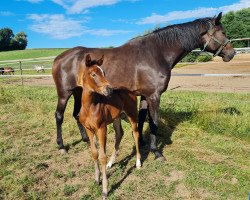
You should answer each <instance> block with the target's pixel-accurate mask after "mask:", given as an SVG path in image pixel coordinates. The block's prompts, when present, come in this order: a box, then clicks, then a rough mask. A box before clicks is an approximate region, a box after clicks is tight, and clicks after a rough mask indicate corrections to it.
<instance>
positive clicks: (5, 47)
mask: <svg viewBox="0 0 250 200" xmlns="http://www.w3.org/2000/svg"><path fill="white" fill-rule="evenodd" d="M27 44H28V40H27V35H26V33H24V32H19V33H17V34H16V35H14V33H13V31H12V30H11V29H10V28H3V29H0V51H12V50H23V49H25V48H26V46H27Z"/></svg>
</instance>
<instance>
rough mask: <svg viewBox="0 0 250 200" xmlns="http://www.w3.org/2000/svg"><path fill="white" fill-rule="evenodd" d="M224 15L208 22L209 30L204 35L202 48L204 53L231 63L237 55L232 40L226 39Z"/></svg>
mask: <svg viewBox="0 0 250 200" xmlns="http://www.w3.org/2000/svg"><path fill="white" fill-rule="evenodd" d="M221 17H222V13H220V14H219V15H218V16H217V17H214V18H212V19H210V20H209V21H208V25H209V28H208V29H207V28H206V29H205V31H204V32H203V33H202V44H203V47H201V48H202V49H203V50H204V51H208V52H211V53H213V54H214V56H217V55H218V56H220V57H222V59H223V61H225V62H228V61H230V60H231V59H232V58H233V57H234V55H235V54H236V52H235V50H234V48H233V46H232V44H231V43H230V40H229V39H228V38H227V37H226V33H225V29H224V27H223V26H222V24H221Z"/></svg>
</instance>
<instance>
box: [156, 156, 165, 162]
mask: <svg viewBox="0 0 250 200" xmlns="http://www.w3.org/2000/svg"><path fill="white" fill-rule="evenodd" d="M155 160H157V161H160V162H165V161H166V158H165V157H164V156H163V155H161V156H159V157H157V156H155Z"/></svg>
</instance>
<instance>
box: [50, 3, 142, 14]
mask: <svg viewBox="0 0 250 200" xmlns="http://www.w3.org/2000/svg"><path fill="white" fill-rule="evenodd" d="M52 1H53V2H54V3H56V4H58V5H60V6H62V7H63V8H64V9H66V10H67V13H68V14H80V13H81V14H82V13H85V12H86V10H87V9H89V8H93V7H98V6H109V5H113V4H117V3H119V2H121V1H129V2H137V1H140V0H52Z"/></svg>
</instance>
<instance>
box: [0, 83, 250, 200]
mask: <svg viewBox="0 0 250 200" xmlns="http://www.w3.org/2000/svg"><path fill="white" fill-rule="evenodd" d="M56 102H57V96H56V92H55V88H53V87H34V86H33V87H29V86H24V87H22V86H9V85H5V84H1V85H0V105H1V106H0V127H1V128H0V199H18V200H22V199H84V200H86V199H93V200H95V199H100V198H101V187H100V186H98V185H96V184H95V183H94V165H93V161H92V158H91V155H90V151H89V145H88V144H86V143H83V142H82V141H81V138H80V134H79V131H78V129H77V125H76V123H75V120H74V119H73V117H72V109H73V101H72V99H71V100H70V101H69V106H68V108H67V109H66V113H65V118H64V120H65V123H64V124H63V137H64V142H65V144H66V145H67V146H68V147H69V152H68V154H67V155H61V154H60V153H59V152H58V150H57V145H56V142H55V140H56V128H55V120H54V112H55V106H56ZM249 119H250V94H229V93H227V94H224V93H204V92H184V91H167V92H165V93H164V94H163V96H162V99H161V107H160V119H159V134H160V136H159V137H158V147H159V149H160V150H162V151H163V154H164V156H165V157H166V159H167V161H166V162H164V163H161V162H158V161H155V160H154V155H153V154H152V153H150V152H149V151H148V146H147V147H145V148H143V149H142V150H141V153H142V161H143V165H142V168H141V169H140V170H137V169H135V156H134V154H133V152H134V151H133V146H134V143H133V138H132V135H131V129H130V126H129V124H128V123H127V121H123V127H124V130H125V135H124V138H123V140H122V143H121V149H120V154H119V156H118V159H117V162H116V164H115V165H114V166H113V167H112V168H111V169H110V170H108V171H109V199H150V200H152V199H157V200H158V199H162V200H163V199H164V200H165V199H211V200H212V199H213V200H214V199H237V200H241V199H242V200H243V199H244V200H245V199H248V195H249V180H250V160H249V152H250V121H249ZM108 132H109V133H108V145H107V146H108V147H107V154H108V156H110V154H111V151H112V149H113V146H114V131H113V128H112V125H111V126H110V127H109V129H108ZM148 134H149V129H148V124H146V126H145V128H144V136H145V138H146V140H148V138H149V137H148Z"/></svg>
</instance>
